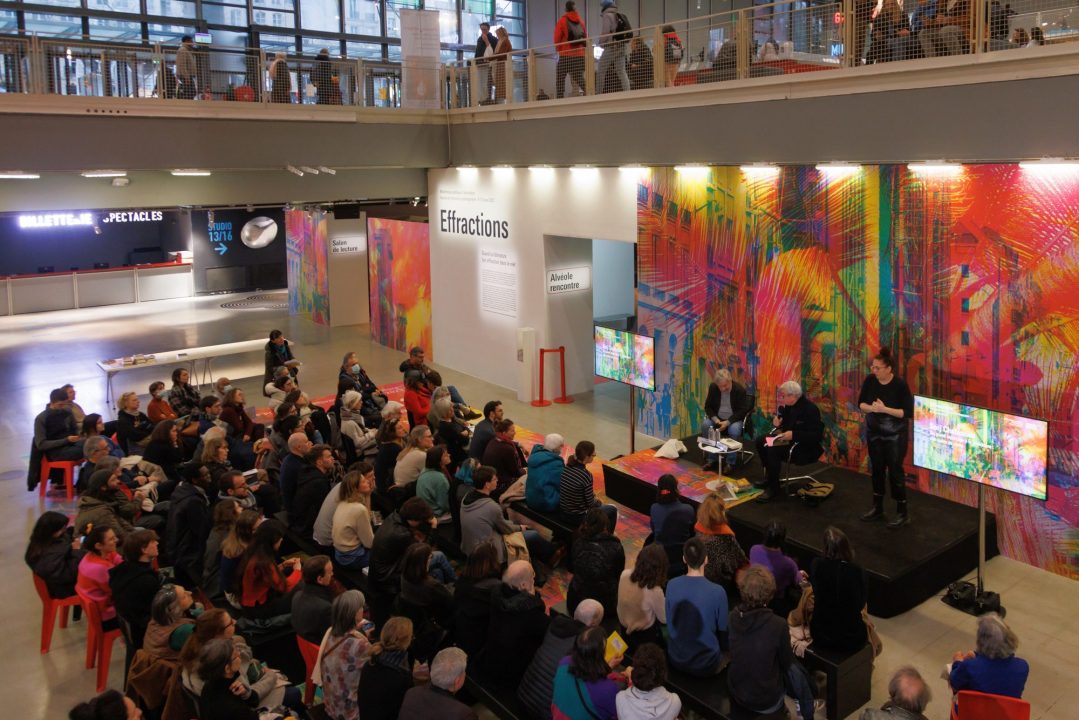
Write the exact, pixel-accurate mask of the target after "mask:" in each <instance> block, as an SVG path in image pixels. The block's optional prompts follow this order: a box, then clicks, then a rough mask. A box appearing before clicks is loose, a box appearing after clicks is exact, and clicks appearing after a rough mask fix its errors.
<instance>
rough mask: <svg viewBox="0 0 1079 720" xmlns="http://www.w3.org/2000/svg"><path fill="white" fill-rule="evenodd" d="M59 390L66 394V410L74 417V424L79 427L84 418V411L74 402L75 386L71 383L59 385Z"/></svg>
mask: <svg viewBox="0 0 1079 720" xmlns="http://www.w3.org/2000/svg"><path fill="white" fill-rule="evenodd" d="M60 389H61V390H63V391H64V393H65V394H67V409H68V410H70V411H71V414H72V415H74V416H75V424H76V425H81V424H82V421H83V419H85V418H86V411H85V410H83V409H82V405H79V404H78V403H77V402H75V395H76V394H77V393H76V392H75V386H74V385H72V384H71V383H67V384H66V385H61V386H60Z"/></svg>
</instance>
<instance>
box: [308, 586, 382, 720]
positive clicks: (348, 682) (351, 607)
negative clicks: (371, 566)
mask: <svg viewBox="0 0 1079 720" xmlns="http://www.w3.org/2000/svg"><path fill="white" fill-rule="evenodd" d="M365 603H366V600H365V599H364V596H363V593H362V592H360V591H359V590H346V591H345V592H343V593H341V594H340V595H338V596H337V597H336V598H334V601H333V605H332V606H331V608H330V620H331V622H330V628H329V630H327V631H326V635H325V637H324V638H323V639H322V643H321V645H320V646H319V649H318V660H317V661H316V662H315V669H314V671H313V672H312V673H311V677H312V680H313V681H314V682H315V684H317V685H319V686H321V687H322V702H323V706H324V707H325V710H326V714H327V715H328V716H329V717H330V718H333V720H359V718H360V710H359V698H358V689H359V686H360V674H361V673H362V672H363V666H364V665H365V664H366V663H367V658H368V656H369V654H370V652H371V643H370V642H369V640H368V638H367V636H366V635H365V634H364V632H363V626H364V623H365V622H366V621H365V620H364V619H363V608H364V604H365Z"/></svg>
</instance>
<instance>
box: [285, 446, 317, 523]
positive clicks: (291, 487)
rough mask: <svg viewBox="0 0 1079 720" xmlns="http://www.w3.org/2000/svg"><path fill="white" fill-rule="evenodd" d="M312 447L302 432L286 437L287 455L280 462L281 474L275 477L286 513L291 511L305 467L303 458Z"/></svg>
mask: <svg viewBox="0 0 1079 720" xmlns="http://www.w3.org/2000/svg"><path fill="white" fill-rule="evenodd" d="M312 447H313V444H312V443H311V441H310V440H309V439H308V438H307V435H305V434H304V433H302V432H294V433H292V434H291V435H289V436H288V454H287V455H285V457H284V458H283V459H282V460H281V472H280V473H279V474H278V476H277V482H278V485H280V487H281V500H282V502H283V503H284V505H285V510H286V511H288V512H291V511H292V503H293V501H294V500H295V498H296V486H297V485H298V484H299V482H300V473H301V472H302V471H303V469H304V468H305V467H306V466H307V461H306V460H305V459H304V458H305V457H306V456H307V453H309V452H310V451H311V448H312Z"/></svg>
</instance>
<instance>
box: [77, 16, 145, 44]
mask: <svg viewBox="0 0 1079 720" xmlns="http://www.w3.org/2000/svg"><path fill="white" fill-rule="evenodd" d="M89 21H90V39H91V40H104V41H107V42H128V43H138V42H142V23H137V22H131V21H129V20H113V19H112V18H101V17H93V16H91V17H90V18H89Z"/></svg>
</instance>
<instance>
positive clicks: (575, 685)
mask: <svg viewBox="0 0 1079 720" xmlns="http://www.w3.org/2000/svg"><path fill="white" fill-rule="evenodd" d="M606 647H607V631H606V630H604V629H603V628H602V627H590V628H587V629H585V630H582V631H581V634H580V635H578V636H577V639H576V640H575V641H574V643H573V651H572V652H571V653H570V654H569V655H567V656H566V657H564V658H562V660H561V661H560V662H559V663H558V669H557V670H556V671H555V676H554V697H553V698H552V700H551V717H552V718H553V720H615V719H616V718H617V717H618V709H617V705H616V703H615V696H617V695H618V693H619V692H620V691H621V690H622V689H623V688H624V687H625V686H626V682H625V675H624V674H622V673H616V672H613V671H612V668H614V667H617V666H618V665H619V664H620V663H621V662H622V658H621V657H613V658H611V660H610V662H609V663H608V661H607V660H606V658H604V651H605V650H606Z"/></svg>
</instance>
